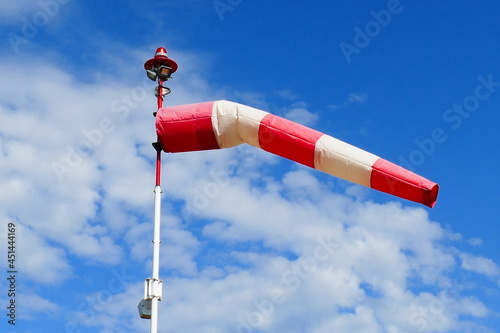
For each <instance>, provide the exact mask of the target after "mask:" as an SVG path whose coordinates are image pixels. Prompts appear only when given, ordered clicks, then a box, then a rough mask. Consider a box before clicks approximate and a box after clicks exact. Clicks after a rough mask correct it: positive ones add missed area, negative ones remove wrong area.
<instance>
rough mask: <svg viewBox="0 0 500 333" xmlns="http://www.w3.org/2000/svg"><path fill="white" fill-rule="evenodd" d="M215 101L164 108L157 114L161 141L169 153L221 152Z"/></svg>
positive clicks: (157, 128)
mask: <svg viewBox="0 0 500 333" xmlns="http://www.w3.org/2000/svg"><path fill="white" fill-rule="evenodd" d="M213 104H214V102H206V103H199V104H188V105H180V106H171V107H167V108H161V109H159V110H158V113H157V114H156V131H157V133H158V140H159V142H160V144H161V146H162V148H163V150H164V151H165V152H169V153H178V152H184V151H196V150H208V149H218V148H219V145H218V144H217V140H216V138H215V133H214V129H213V126H212V109H213Z"/></svg>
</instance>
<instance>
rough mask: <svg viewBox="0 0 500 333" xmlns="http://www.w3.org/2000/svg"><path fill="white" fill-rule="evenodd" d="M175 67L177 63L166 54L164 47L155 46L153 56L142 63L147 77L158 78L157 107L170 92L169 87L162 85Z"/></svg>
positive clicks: (156, 90) (154, 79)
mask: <svg viewBox="0 0 500 333" xmlns="http://www.w3.org/2000/svg"><path fill="white" fill-rule="evenodd" d="M177 68H178V66H177V63H176V62H175V61H174V60H172V59H170V58H169V57H168V56H167V50H166V49H165V48H164V47H159V48H157V49H156V53H155V55H154V57H153V58H151V59H149V60H148V61H146V62H145V63H144V69H145V70H146V75H147V76H148V78H150V79H151V80H153V81H157V80H158V87H156V88H155V95H156V97H158V108H160V107H161V106H162V101H163V97H164V96H165V95H168V94H169V93H170V89H169V88H167V87H164V86H163V82H164V81H167V80H168V79H170V78H171V75H172V74H173V73H174V72H175V71H176V70H177Z"/></svg>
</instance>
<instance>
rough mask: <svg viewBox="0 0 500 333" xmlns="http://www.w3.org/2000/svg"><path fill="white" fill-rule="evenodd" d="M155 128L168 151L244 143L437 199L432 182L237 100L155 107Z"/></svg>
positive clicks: (414, 196)
mask: <svg viewBox="0 0 500 333" xmlns="http://www.w3.org/2000/svg"><path fill="white" fill-rule="evenodd" d="M156 129H157V133H158V141H159V143H160V145H161V147H162V149H163V151H165V152H169V153H178V152H187V151H199V150H209V149H220V148H229V147H234V146H237V145H240V144H243V143H247V144H250V145H252V146H255V147H257V148H261V149H263V150H266V151H268V152H270V153H273V154H276V155H279V156H282V157H285V158H287V159H290V160H292V161H295V162H298V163H301V164H304V165H307V166H309V167H311V168H314V169H318V170H320V171H323V172H326V173H328V174H330V175H333V176H336V177H339V178H342V179H345V180H348V181H350V182H353V183H356V184H360V185H363V186H366V187H369V188H373V189H375V190H378V191H382V192H385V193H389V194H392V195H395V196H398V197H400V198H404V199H407V200H411V201H414V202H418V203H421V204H424V205H426V206H429V207H433V206H434V204H435V202H436V199H437V194H438V190H439V187H438V185H437V184H436V183H433V182H431V181H429V180H427V179H425V178H423V177H421V176H419V175H417V174H415V173H413V172H411V171H409V170H406V169H404V168H402V167H400V166H398V165H396V164H393V163H391V162H389V161H386V160H384V159H382V158H380V157H378V156H376V155H373V154H371V153H369V152H366V151H364V150H362V149H360V148H357V147H354V146H352V145H350V144H348V143H345V142H343V141H340V140H338V139H336V138H333V137H331V136H329V135H326V134H323V133H320V132H318V131H316V130H313V129H311V128H308V127H306V126H303V125H300V124H297V123H295V122H293V121H290V120H287V119H284V118H281V117H278V116H275V115H273V114H270V113H268V112H265V111H262V110H258V109H254V108H252V107H249V106H245V105H242V104H238V103H233V102H228V101H215V102H206V103H198V104H189V105H180V106H172V107H166V108H160V109H159V110H158V112H157V115H156Z"/></svg>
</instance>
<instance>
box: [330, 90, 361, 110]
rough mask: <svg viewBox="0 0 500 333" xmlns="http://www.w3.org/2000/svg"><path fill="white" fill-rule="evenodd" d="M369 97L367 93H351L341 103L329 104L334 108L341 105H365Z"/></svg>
mask: <svg viewBox="0 0 500 333" xmlns="http://www.w3.org/2000/svg"><path fill="white" fill-rule="evenodd" d="M367 99H368V95H367V94H365V93H350V94H349V95H348V96H347V98H346V100H345V101H344V102H343V103H341V104H332V105H329V107H330V108H332V109H338V108H341V107H348V106H352V105H363V104H365V102H366V100H367Z"/></svg>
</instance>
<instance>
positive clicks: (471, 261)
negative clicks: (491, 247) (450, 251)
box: [460, 253, 500, 278]
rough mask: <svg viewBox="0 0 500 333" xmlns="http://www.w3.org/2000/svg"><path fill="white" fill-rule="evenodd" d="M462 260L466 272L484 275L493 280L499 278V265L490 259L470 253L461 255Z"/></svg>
mask: <svg viewBox="0 0 500 333" xmlns="http://www.w3.org/2000/svg"><path fill="white" fill-rule="evenodd" d="M460 259H461V260H462V268H464V269H466V270H469V271H473V272H476V273H479V274H484V275H486V276H488V277H491V278H494V277H497V276H498V275H499V274H500V268H499V267H498V265H497V264H496V263H495V262H494V261H493V260H491V259H489V258H485V257H481V256H474V255H472V254H470V253H461V254H460Z"/></svg>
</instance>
